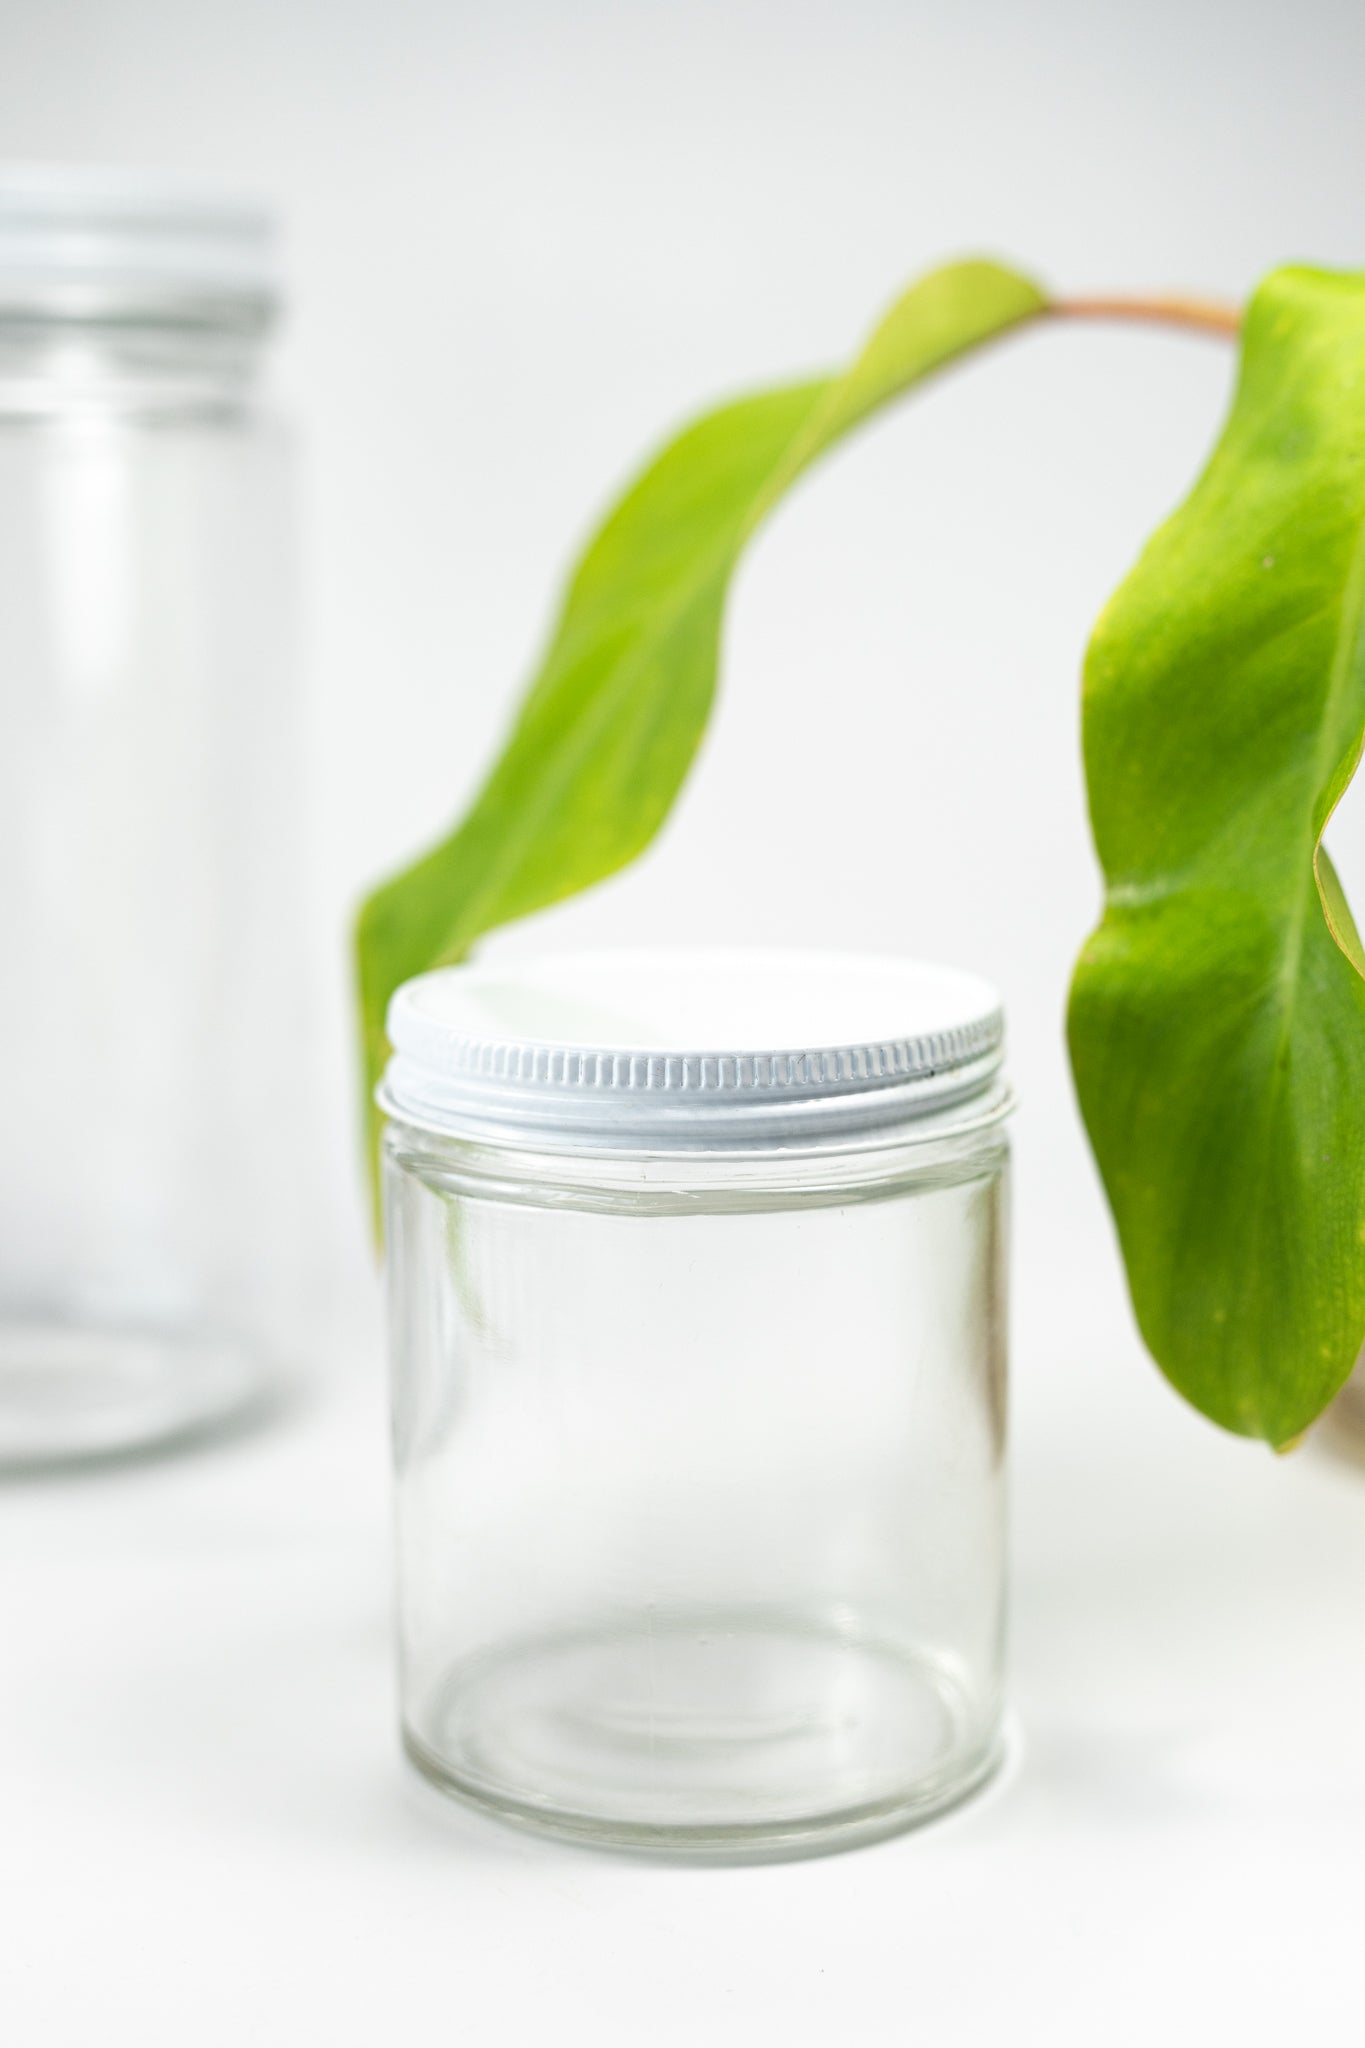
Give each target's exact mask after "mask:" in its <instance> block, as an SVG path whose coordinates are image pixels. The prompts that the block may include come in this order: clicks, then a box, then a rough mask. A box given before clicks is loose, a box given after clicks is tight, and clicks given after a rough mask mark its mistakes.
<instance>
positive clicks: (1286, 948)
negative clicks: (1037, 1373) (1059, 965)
mask: <svg viewBox="0 0 1365 2048" xmlns="http://www.w3.org/2000/svg"><path fill="white" fill-rule="evenodd" d="M1363 727H1365V278H1362V277H1358V276H1353V277H1339V276H1331V275H1326V274H1324V273H1321V272H1315V271H1309V270H1301V269H1295V270H1284V271H1280V272H1278V273H1276V274H1275V275H1274V276H1272V277H1271V278H1270V279H1269V280H1268V281H1267V282H1266V283H1265V284H1264V285H1263V286H1262V287H1261V289H1260V291H1259V292H1258V293H1257V294H1256V297H1255V299H1254V300H1253V301H1252V304H1251V307H1250V309H1249V311H1248V314H1247V318H1246V321H1245V326H1244V339H1243V359H1242V370H1241V377H1240V381H1239V385H1238V390H1237V394H1236V398H1235V401H1234V403H1233V407H1232V412H1231V415H1230V418H1229V420H1228V423H1227V427H1226V429H1225V431H1224V434H1223V437H1222V440H1221V442H1220V444H1219V446H1218V448H1217V450H1216V451H1215V453H1214V456H1213V458H1212V461H1211V462H1210V464H1209V466H1208V469H1207V471H1206V472H1205V474H1204V476H1203V478H1202V479H1201V481H1200V482H1199V484H1198V485H1197V486H1196V488H1195V490H1194V492H1193V494H1192V496H1191V497H1190V498H1189V500H1188V502H1187V503H1186V504H1185V505H1184V506H1183V508H1182V509H1181V510H1180V511H1179V512H1178V513H1177V514H1176V516H1175V517H1174V518H1173V519H1172V520H1171V521H1170V523H1169V524H1168V525H1167V526H1165V527H1164V528H1162V530H1161V531H1160V532H1159V533H1158V534H1157V535H1156V537H1155V538H1154V539H1153V541H1152V542H1151V543H1150V545H1149V546H1148V548H1147V550H1146V552H1145V553H1144V554H1143V556H1142V557H1141V560H1140V561H1139V563H1138V565H1137V567H1136V569H1135V570H1134V571H1133V573H1132V575H1131V576H1130V577H1129V579H1128V581H1127V582H1126V583H1125V584H1124V585H1123V587H1122V588H1121V589H1120V591H1119V592H1118V595H1117V596H1116V597H1115V598H1114V599H1113V601H1112V602H1111V604H1110V605H1109V607H1108V609H1107V610H1106V611H1105V613H1104V615H1103V617H1102V618H1101V620H1100V624H1099V627H1098V629H1097V631H1096V633H1095V636H1094V640H1093V642H1092V645H1091V648H1090V653H1089V657H1088V660H1087V664H1086V675H1085V704H1084V737H1085V765H1086V775H1087V780H1088V784H1089V791H1090V806H1091V815H1092V821H1093V825H1094V832H1095V841H1096V846H1097V849H1098V852H1099V856H1100V861H1101V864H1102V866H1103V869H1104V874H1105V881H1106V891H1107V893H1106V904H1105V912H1104V919H1103V922H1102V923H1101V925H1100V927H1099V929H1098V930H1097V931H1096V932H1095V934H1094V936H1093V937H1092V938H1091V940H1090V942H1089V944H1088V945H1087V946H1086V948H1085V951H1084V953H1083V954H1082V956H1081V960H1080V963H1079V965H1078V967H1077V970H1076V977H1075V981H1074V984H1073V988H1072V994H1071V1007H1070V1039H1071V1055H1072V1063H1073V1066H1074V1069H1075V1075H1076V1083H1077V1088H1078V1090H1079V1094H1080V1100H1081V1107H1082V1110H1083V1112H1084V1116H1085V1120H1086V1124H1087V1126H1088V1128H1089V1131H1090V1137H1091V1141H1092V1143H1093V1145H1094V1148H1095V1152H1096V1156H1097V1158H1098V1160H1099V1164H1100V1168H1101V1172H1102V1173H1103V1176H1104V1181H1105V1186H1106V1188H1107V1190H1108V1194H1109V1200H1110V1203H1111V1206H1112V1208H1113V1211H1114V1215H1115V1218H1116V1221H1117V1224H1118V1230H1119V1237H1120V1240H1121V1243H1122V1247H1123V1255H1124V1259H1125V1262H1126V1264H1127V1268H1128V1277H1129V1283H1130V1286H1131V1289H1132V1295H1133V1301H1134V1305H1135V1308H1136V1311H1137V1316H1138V1321H1139V1323H1140V1325H1141V1328H1142V1333H1143V1336H1144V1338H1145V1339H1146V1342H1147V1344H1148V1346H1149V1348H1150V1349H1151V1351H1152V1353H1153V1355H1154V1356H1155V1358H1156V1359H1157V1361H1158V1362H1159V1364H1160V1365H1161V1366H1162V1368H1163V1369H1164V1371H1165V1372H1166V1373H1167V1375H1168V1376H1169V1378H1170V1379H1171V1380H1172V1381H1173V1382H1174V1384H1175V1385H1176V1386H1177V1387H1178V1388H1179V1389H1180V1391H1181V1392H1182V1393H1183V1394H1185V1395H1186V1396H1187V1397H1188V1398H1189V1400H1191V1401H1192V1402H1194V1404H1195V1405H1196V1406H1197V1407H1199V1408H1201V1409H1202V1410H1203V1411H1204V1412H1205V1414H1207V1415H1210V1416H1212V1417H1213V1419H1214V1420H1215V1421H1217V1422H1220V1423H1222V1424H1223V1425H1224V1426H1225V1427H1227V1428H1229V1429H1234V1430H1239V1431H1242V1432H1244V1433H1245V1434H1247V1435H1254V1436H1263V1437H1266V1438H1268V1439H1269V1441H1270V1442H1271V1443H1274V1444H1283V1443H1286V1442H1288V1441H1290V1440H1292V1439H1293V1438H1294V1437H1296V1436H1297V1435H1299V1434H1300V1433H1301V1432H1302V1430H1303V1429H1304V1428H1305V1427H1306V1426H1307V1424H1308V1423H1309V1422H1311V1421H1312V1420H1313V1418H1314V1417H1315V1416H1316V1415H1317V1414H1318V1413H1319V1412H1320V1410H1321V1409H1322V1408H1323V1407H1324V1406H1325V1405H1326V1403H1327V1401H1328V1400H1329V1399H1330V1398H1331V1396H1332V1395H1333V1393H1334V1392H1335V1391H1336V1389H1337V1388H1338V1387H1339V1386H1340V1385H1341V1383H1342V1381H1343V1380H1344V1379H1345V1377H1346V1375H1347V1373H1348V1372H1349V1371H1350V1369H1351V1366H1352V1364H1353V1362H1354V1360H1355V1358H1356V1355H1357V1353H1358V1351H1359V1349H1360V1346H1361V1341H1362V1338H1363V1337H1365V981H1362V979H1361V970H1362V965H1365V963H1362V957H1361V952H1360V943H1359V940H1358V939H1357V938H1356V935H1355V931H1354V927H1353V926H1352V924H1351V920H1350V914H1349V912H1348V911H1347V909H1346V906H1345V902H1344V900H1343V898H1342V895H1341V890H1340V886H1339V884H1338V882H1337V879H1336V877H1335V875H1334V874H1333V872H1332V869H1331V866H1330V863H1329V862H1328V860H1327V857H1326V854H1325V852H1324V851H1323V849H1322V846H1321V844H1320V841H1321V836H1322V832H1323V828H1324V826H1325V825H1326V822H1327V820H1328V818H1329V817H1330V815H1331V812H1332V810H1333V808H1334V807H1335V805H1336V804H1337V802H1338V800H1339V798H1340V796H1341V794H1342V791H1343V790H1344V789H1345V787H1346V785H1347V783H1348V781H1349V780H1350V777H1351V774H1352V772H1353V770H1354V768H1355V765H1356V761H1357V758H1358V756H1359V753H1360V748H1361V736H1362V728H1363Z"/></svg>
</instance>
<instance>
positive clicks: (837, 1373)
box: [381, 954, 1009, 1854]
mask: <svg viewBox="0 0 1365 2048" xmlns="http://www.w3.org/2000/svg"><path fill="white" fill-rule="evenodd" d="M390 1036H391V1039H392V1042H393V1045H394V1047H395V1056H394V1058H393V1060H392V1061H391V1063H390V1067H389V1070H388V1074H387V1075H386V1078H385V1082H384V1086H383V1089H382V1091H381V1101H382V1103H383V1106H384V1108H385V1111H386V1113H387V1117H388V1126H387V1130H386V1140H385V1182H386V1219H387V1244H388V1291H389V1303H390V1316H391V1342H392V1371H393V1414H394V1445H395V1457H396V1465H397V1532H398V1534H397V1542H398V1588H399V1641H400V1648H401V1666H402V1671H401V1691H402V1702H403V1717H404V1735H405V1742H406V1746H407V1748H408V1751H409V1753H410V1755H411V1756H412V1758H413V1759H414V1761H415V1762H416V1763H417V1764H418V1766H419V1767H420V1768H421V1769H422V1770H423V1771H424V1772H426V1773H427V1775H428V1776H429V1777H431V1778H432V1779H434V1780H435V1781H436V1782H437V1783H438V1784H440V1785H442V1786H443V1787H445V1788H446V1789H448V1790H450V1791H453V1792H455V1793H458V1794H460V1795H462V1796H464V1797H465V1798H467V1799H470V1800H473V1801H475V1802H477V1803H479V1804H480V1805H482V1806H484V1807H486V1808H490V1809H492V1810H493V1811H495V1812H497V1813H499V1814H501V1815H503V1816H505V1817H506V1818H508V1819H512V1820H515V1821H519V1822H523V1823H526V1824H530V1825H534V1826H538V1827H541V1828H544V1829H548V1830H550V1831H553V1832H557V1833H560V1834H566V1835H570V1836H577V1837H581V1838H587V1839H590V1840H594V1841H598V1842H603V1843H609V1844H617V1845H621V1846H636V1847H652V1848H657V1849H665V1850H673V1851H683V1852H686V1851H699V1852H705V1853H708V1854H717V1853H730V1854H764V1853H768V1854H773V1853H787V1852H795V1851H799V1850H805V1849H812V1848H818V1847H823V1846H836V1845H839V1844H841V1843H844V1842H848V1841H853V1840H858V1839H863V1838H866V1837H870V1836H873V1835H877V1834H881V1833H885V1832H889V1831H892V1830H894V1829H896V1828H898V1827H901V1826H904V1825H907V1824H908V1823H910V1822H912V1821H915V1820H917V1819H921V1818H923V1817H925V1816H927V1815H928V1814H931V1813H934V1812H937V1811H938V1810H940V1809H941V1808H942V1807H944V1806H946V1805H948V1804H950V1803H952V1802H953V1801H955V1800H957V1799H958V1798H960V1797H961V1796H962V1795H963V1794H964V1793H966V1792H967V1791H968V1790H970V1789H971V1788H972V1787H973V1786H975V1785H976V1784H978V1783H979V1782H980V1781H981V1780H982V1779H983V1778H984V1777H985V1776H986V1775H987V1773H988V1772H989V1771H990V1770H991V1768H992V1766H993V1764H994V1763H995V1761H996V1759H997V1756H998V1753H999V1729H1000V1716H1001V1682H1002V1638H1003V1620H1004V1509H1005V1500H1004V1458H1005V1350H1006V1331H1005V1262H1006V1260H1005V1230H1006V1165H1007V1158H1006V1140H1005V1135H1004V1128H1003V1125H1004V1118H1005V1116H1006V1114H1007V1111H1008V1107H1009V1097H1008V1093H1007V1090H1006V1088H1005V1085H1004V1083H1003V1080H1002V1078H1001V1072H1000V1063H1001V1040H1002V1025H1001V1018H1000V1012H999V1008H998V1005H997V1003H996V1000H995V997H994V995H993V993H992V991H991V990H990V989H989V988H988V987H987V985H986V984H984V983H981V982H979V981H977V980H976V979H975V978H973V977H968V976H962V975H955V974H951V973H948V972H947V971H945V970H936V969H927V968H921V967H916V966H913V965H911V964H908V963H901V962H894V961H868V960H862V959H856V958H843V957H839V956H833V957H831V956H790V955H762V954H755V955H742V956H740V955H730V954H707V955H688V954H674V955H669V954H633V955H632V954H620V955H612V954H596V955H593V954H584V955H579V956H561V957H558V958H555V957H550V956H546V957H543V958H540V959H532V960H523V961H515V962H512V963H510V964H500V965H489V966H478V967H464V968H454V969H447V970H443V971H441V972H439V973H436V974H433V975H427V976H423V977H421V978H420V979H419V980H417V981H416V982H412V983H409V984H408V985H407V987H406V989H404V990H401V991H400V992H399V994H398V996H397V997H396V998H395V1001H394V1004H393V1007H392V1010H391V1015H390Z"/></svg>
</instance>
